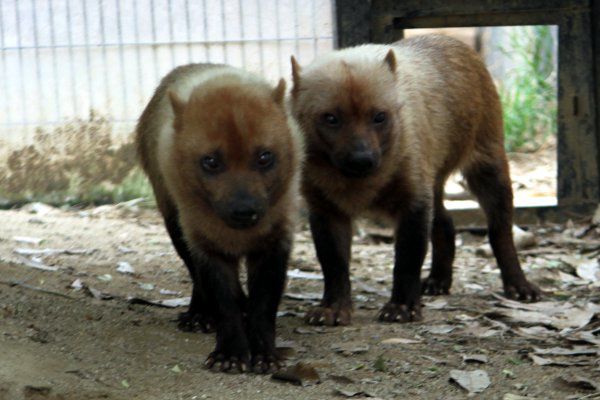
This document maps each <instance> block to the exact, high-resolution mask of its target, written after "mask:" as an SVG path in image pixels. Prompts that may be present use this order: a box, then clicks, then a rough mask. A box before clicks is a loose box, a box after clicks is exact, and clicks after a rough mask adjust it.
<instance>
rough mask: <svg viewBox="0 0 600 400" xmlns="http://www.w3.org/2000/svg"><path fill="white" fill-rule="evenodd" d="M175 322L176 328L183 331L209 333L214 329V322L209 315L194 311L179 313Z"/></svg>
mask: <svg viewBox="0 0 600 400" xmlns="http://www.w3.org/2000/svg"><path fill="white" fill-rule="evenodd" d="M177 322H178V324H177V326H178V328H179V329H180V330H182V331H184V332H204V333H210V332H214V331H215V324H214V321H213V319H212V318H211V317H208V316H207V315H206V314H202V313H198V312H194V311H186V312H183V313H181V314H179V318H178V319H177Z"/></svg>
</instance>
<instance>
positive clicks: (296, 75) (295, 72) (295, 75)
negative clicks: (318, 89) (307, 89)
mask: <svg viewBox="0 0 600 400" xmlns="http://www.w3.org/2000/svg"><path fill="white" fill-rule="evenodd" d="M291 61H292V81H293V82H294V87H293V88H292V94H295V93H297V92H298V89H299V88H300V71H301V70H302V67H300V64H298V61H296V57H294V56H292V58H291Z"/></svg>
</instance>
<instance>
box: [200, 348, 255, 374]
mask: <svg viewBox="0 0 600 400" xmlns="http://www.w3.org/2000/svg"><path fill="white" fill-rule="evenodd" d="M204 365H205V366H206V368H208V369H210V370H211V371H215V372H247V371H250V357H249V356H248V354H247V353H244V352H241V353H240V354H237V355H232V354H227V353H225V352H222V351H217V350H215V351H213V352H212V353H210V354H209V356H208V357H207V358H206V361H205V362H204Z"/></svg>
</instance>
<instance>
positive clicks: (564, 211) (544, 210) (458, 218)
mask: <svg viewBox="0 0 600 400" xmlns="http://www.w3.org/2000/svg"><path fill="white" fill-rule="evenodd" d="M596 207H598V204H597V203H583V204H578V205H573V206H547V207H520V208H516V209H515V213H514V223H515V224H517V225H520V226H530V225H539V224H542V223H565V222H567V221H568V220H572V221H574V222H577V221H583V220H586V219H589V218H591V217H592V216H593V215H594V212H595V211H596ZM449 212H450V215H451V216H452V219H453V220H454V223H455V225H456V226H457V228H459V229H462V228H485V227H486V226H487V222H486V219H485V215H484V214H483V211H481V209H480V208H469V209H463V210H449Z"/></svg>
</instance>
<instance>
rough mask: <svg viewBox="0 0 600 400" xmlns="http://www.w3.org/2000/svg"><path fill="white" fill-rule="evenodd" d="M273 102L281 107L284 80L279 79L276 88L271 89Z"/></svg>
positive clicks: (283, 95)
mask: <svg viewBox="0 0 600 400" xmlns="http://www.w3.org/2000/svg"><path fill="white" fill-rule="evenodd" d="M272 96H273V100H274V101H275V103H277V104H279V105H283V98H284V97H285V79H283V78H281V79H280V80H279V83H278V84H277V87H276V88H275V89H273V93H272Z"/></svg>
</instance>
